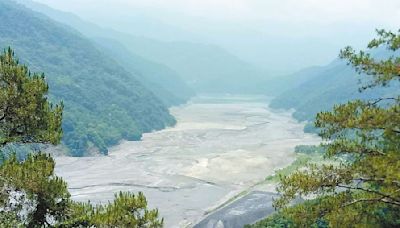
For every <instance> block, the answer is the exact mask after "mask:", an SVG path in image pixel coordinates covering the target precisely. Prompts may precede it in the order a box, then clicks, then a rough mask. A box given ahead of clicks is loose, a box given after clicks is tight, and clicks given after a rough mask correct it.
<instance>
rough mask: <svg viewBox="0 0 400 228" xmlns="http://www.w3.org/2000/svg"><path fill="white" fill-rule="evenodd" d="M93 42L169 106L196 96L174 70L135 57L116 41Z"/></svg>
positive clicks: (99, 40)
mask: <svg viewBox="0 0 400 228" xmlns="http://www.w3.org/2000/svg"><path fill="white" fill-rule="evenodd" d="M93 40H94V41H95V42H96V43H97V44H98V46H99V47H102V48H104V52H106V53H108V54H110V56H111V57H113V58H114V59H115V60H117V61H118V62H119V63H121V64H122V65H123V66H124V67H125V69H126V70H128V71H129V72H134V73H135V74H136V75H138V76H139V77H138V78H140V81H141V82H142V83H143V84H144V85H145V86H146V87H147V88H148V89H150V90H151V91H152V92H153V93H154V94H155V95H156V96H157V97H158V98H160V99H161V100H162V101H163V102H164V103H165V104H166V105H167V106H172V105H179V104H182V103H185V102H187V101H188V100H189V99H190V98H191V97H192V96H194V95H195V93H194V91H193V90H192V89H190V88H189V87H188V85H187V84H186V83H185V82H184V81H183V80H182V79H181V78H180V76H179V75H178V74H177V73H176V72H175V71H173V70H172V69H170V68H168V67H166V66H164V65H162V64H158V63H155V62H152V61H150V60H147V59H145V58H142V57H140V56H138V55H135V54H134V53H132V52H130V51H128V50H127V48H126V47H125V46H124V45H122V44H121V43H119V42H118V41H116V40H112V39H106V38H94V39H93Z"/></svg>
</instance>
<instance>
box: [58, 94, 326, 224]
mask: <svg viewBox="0 0 400 228" xmlns="http://www.w3.org/2000/svg"><path fill="white" fill-rule="evenodd" d="M269 100H270V99H269V98H268V97H265V96H233V95H230V96H228V95H224V96H222V95H211V96H210V95H208V96H207V95H203V96H197V97H195V98H193V99H192V100H191V101H190V102H189V103H188V104H186V105H181V106H178V107H173V108H171V109H170V111H171V114H172V115H173V116H174V117H175V118H176V119H177V125H176V126H175V127H172V128H167V129H165V130H161V131H156V132H153V133H148V134H144V136H143V140H142V141H124V142H121V143H120V144H119V145H118V146H115V147H113V148H111V149H110V153H109V156H107V157H85V158H73V157H57V158H56V163H57V166H56V173H57V175H59V176H61V177H62V178H64V179H65V180H66V181H67V182H68V184H69V189H70V192H71V194H72V198H73V199H75V200H78V201H87V200H90V201H91V202H94V203H107V201H108V200H112V198H113V195H114V193H117V192H119V191H131V192H139V191H142V192H143V193H145V195H146V197H147V199H148V201H149V206H150V208H155V207H157V208H158V209H159V211H160V215H161V216H162V217H164V219H165V226H166V227H186V226H190V225H194V224H196V222H199V221H200V220H201V219H202V218H204V217H205V214H206V213H207V212H209V211H211V210H213V209H215V208H217V207H218V206H219V205H221V204H223V203H225V202H226V201H227V200H229V199H230V198H232V197H234V196H235V195H237V194H238V193H240V192H242V191H243V190H246V189H248V188H250V187H251V186H253V185H254V184H256V183H258V182H260V181H262V180H264V179H265V178H266V177H267V176H268V175H271V174H273V172H274V170H275V169H278V168H282V167H285V166H287V165H289V164H290V163H291V162H292V161H294V159H295V154H294V147H295V146H296V145H298V144H318V143H319V140H320V139H319V138H318V137H317V136H315V135H311V134H306V133H303V127H304V125H303V124H301V123H298V122H297V121H296V120H294V119H293V118H292V117H291V113H290V112H287V111H284V112H283V111H282V112H281V111H277V110H272V109H270V108H268V102H269ZM259 190H264V191H273V190H274V187H273V186H269V187H266V188H265V189H263V188H261V189H259ZM266 202H267V200H266Z"/></svg>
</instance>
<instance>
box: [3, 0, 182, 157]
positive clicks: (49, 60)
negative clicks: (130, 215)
mask: <svg viewBox="0 0 400 228" xmlns="http://www.w3.org/2000/svg"><path fill="white" fill-rule="evenodd" d="M0 46H1V47H4V48H5V47H7V46H11V47H12V48H13V49H14V50H15V52H16V55H17V57H18V58H19V59H20V60H21V62H23V63H25V64H26V65H28V66H29V68H30V69H31V70H32V71H38V72H44V73H45V74H46V77H47V81H48V83H49V85H50V98H51V100H53V101H59V100H63V101H64V104H65V112H64V122H63V130H64V138H63V143H64V145H66V146H67V147H68V148H69V149H70V151H71V154H72V155H74V156H82V155H85V154H87V151H88V150H91V149H97V150H99V151H100V152H102V153H105V154H106V153H107V147H108V146H110V145H114V144H116V143H118V142H119V141H120V140H122V139H130V140H133V139H140V137H141V134H142V133H144V132H150V131H153V130H159V129H163V128H165V127H166V126H171V125H174V124H175V122H176V121H175V119H174V118H173V116H171V115H170V114H169V111H168V109H167V107H166V105H165V104H164V103H163V102H162V101H161V100H160V99H158V98H157V97H156V96H155V95H154V94H153V93H152V92H151V91H149V90H148V89H147V88H145V87H144V86H143V85H142V83H140V82H139V81H138V77H137V76H138V75H134V74H132V73H130V72H128V71H127V70H126V69H124V68H123V67H122V66H121V65H120V64H119V63H117V61H115V60H114V59H112V58H110V57H108V56H107V55H105V54H104V53H103V52H101V51H100V50H99V49H98V48H97V47H96V46H95V45H94V44H93V43H92V42H91V41H90V40H88V39H86V38H85V37H83V36H82V35H80V33H79V32H77V31H75V30H74V29H71V28H69V27H68V26H66V25H62V24H59V23H58V22H55V21H53V20H52V19H50V18H48V17H47V16H44V15H42V14H40V13H37V12H33V11H31V10H30V9H28V8H26V7H24V6H22V5H19V4H16V3H14V2H13V1H8V0H2V1H0Z"/></svg>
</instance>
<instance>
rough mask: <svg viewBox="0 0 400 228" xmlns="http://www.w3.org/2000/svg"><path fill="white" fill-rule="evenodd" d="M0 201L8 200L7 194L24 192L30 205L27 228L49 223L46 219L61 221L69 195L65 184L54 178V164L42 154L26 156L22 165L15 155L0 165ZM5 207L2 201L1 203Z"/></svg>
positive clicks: (8, 195)
mask: <svg viewBox="0 0 400 228" xmlns="http://www.w3.org/2000/svg"><path fill="white" fill-rule="evenodd" d="M0 176H1V177H2V180H1V184H2V185H1V188H2V189H5V191H4V192H3V193H2V195H3V197H2V198H3V201H4V197H6V200H5V202H7V201H8V197H10V194H12V193H15V192H23V193H26V194H27V199H28V200H29V201H31V202H32V207H34V209H33V210H32V213H31V214H29V215H28V218H27V221H24V224H26V225H28V226H29V227H32V226H37V225H39V226H43V225H50V224H48V223H49V222H48V220H49V219H48V218H52V219H54V220H56V221H58V220H62V219H64V217H65V215H66V213H67V211H68V204H69V201H70V199H69V197H70V194H69V193H68V190H67V184H66V183H65V182H64V181H63V180H62V179H61V178H58V177H56V176H55V175H54V161H53V159H52V158H51V157H50V156H48V155H45V154H41V153H39V154H35V155H32V154H31V155H29V156H28V158H27V159H26V160H25V161H24V162H19V161H18V160H17V158H16V156H13V157H12V158H10V159H8V160H6V161H5V163H4V164H2V165H1V166H0ZM3 204H4V202H3Z"/></svg>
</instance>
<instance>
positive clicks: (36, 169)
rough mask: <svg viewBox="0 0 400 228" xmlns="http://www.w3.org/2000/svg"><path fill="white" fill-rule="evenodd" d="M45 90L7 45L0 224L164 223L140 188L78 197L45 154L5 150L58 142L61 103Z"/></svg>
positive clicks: (0, 94)
mask: <svg viewBox="0 0 400 228" xmlns="http://www.w3.org/2000/svg"><path fill="white" fill-rule="evenodd" d="M47 92H48V85H47V83H46V81H45V78H44V76H43V75H38V74H31V73H30V71H29V70H28V68H27V67H26V66H22V65H20V64H19V63H18V61H17V60H15V58H14V53H13V51H12V50H11V49H8V50H7V51H5V52H4V54H3V55H1V56H0V98H1V99H0V102H1V104H0V114H1V116H0V142H1V145H0V154H1V155H2V156H0V157H2V162H1V163H0V227H162V225H163V220H162V219H159V218H158V211H157V210H148V209H147V201H146V198H145V197H144V195H143V194H142V193H139V194H138V195H134V194H131V193H119V194H117V195H116V196H115V200H114V201H113V202H111V203H109V204H107V205H104V206H103V205H99V206H93V205H92V204H90V203H77V202H74V201H73V200H71V198H70V196H71V195H70V193H69V192H68V188H67V183H66V182H64V181H63V180H62V179H61V178H59V177H57V176H56V175H55V174H54V167H55V163H54V160H53V159H52V158H51V157H50V156H49V155H46V154H42V153H40V152H39V153H35V154H29V155H28V157H27V158H26V159H25V160H22V161H20V160H18V159H17V157H16V155H15V154H14V155H12V156H11V157H6V156H4V152H5V151H4V147H5V146H7V145H9V144H22V145H29V144H32V143H40V144H49V143H51V144H58V143H59V142H60V140H61V138H62V129H61V122H62V111H63V105H62V104H57V105H52V104H51V103H50V102H49V101H48V99H47Z"/></svg>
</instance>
